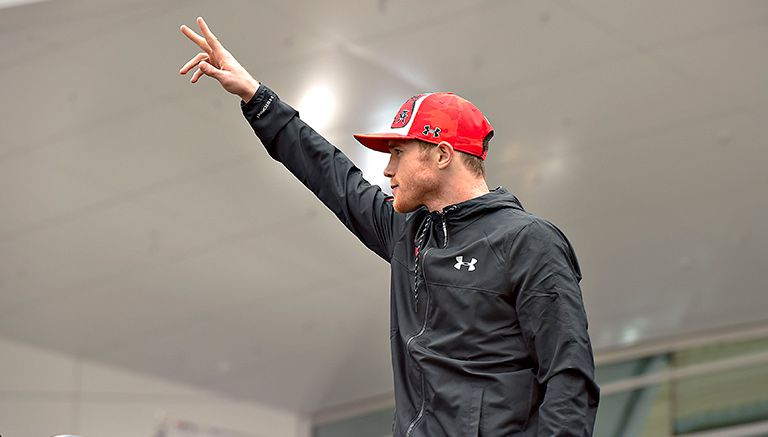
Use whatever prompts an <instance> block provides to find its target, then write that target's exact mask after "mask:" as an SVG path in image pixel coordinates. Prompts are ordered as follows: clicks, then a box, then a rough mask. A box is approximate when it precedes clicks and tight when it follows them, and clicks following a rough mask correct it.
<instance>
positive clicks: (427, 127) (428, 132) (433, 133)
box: [421, 124, 440, 138]
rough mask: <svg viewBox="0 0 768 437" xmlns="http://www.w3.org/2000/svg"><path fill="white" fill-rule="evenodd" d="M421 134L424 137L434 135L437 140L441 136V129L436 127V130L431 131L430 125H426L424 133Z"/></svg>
mask: <svg viewBox="0 0 768 437" xmlns="http://www.w3.org/2000/svg"><path fill="white" fill-rule="evenodd" d="M421 134H422V135H429V134H432V135H434V136H435V138H437V137H439V136H440V128H439V127H437V126H435V128H434V129H430V128H429V125H428V124H426V125H424V132H422V133H421Z"/></svg>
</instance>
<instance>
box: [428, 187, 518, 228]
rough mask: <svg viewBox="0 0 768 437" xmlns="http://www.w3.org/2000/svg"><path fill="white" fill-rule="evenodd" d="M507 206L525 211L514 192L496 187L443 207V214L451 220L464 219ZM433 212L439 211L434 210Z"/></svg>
mask: <svg viewBox="0 0 768 437" xmlns="http://www.w3.org/2000/svg"><path fill="white" fill-rule="evenodd" d="M506 208H512V209H516V210H519V211H525V209H523V205H522V203H520V200H518V198H517V197H515V195H514V194H512V193H510V192H509V191H507V190H506V189H504V188H502V187H496V188H494V189H493V190H491V191H490V192H488V193H486V194H483V195H482V196H478V197H474V198H472V199H469V200H465V201H464V202H459V203H456V204H453V205H449V206H446V207H445V208H443V214H444V215H445V216H446V219H449V220H450V221H454V220H457V221H463V220H466V219H469V218H471V217H472V216H474V215H477V214H487V213H488V212H491V211H494V210H498V209H506ZM433 214H439V213H436V212H433Z"/></svg>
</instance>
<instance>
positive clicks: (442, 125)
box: [354, 93, 493, 160]
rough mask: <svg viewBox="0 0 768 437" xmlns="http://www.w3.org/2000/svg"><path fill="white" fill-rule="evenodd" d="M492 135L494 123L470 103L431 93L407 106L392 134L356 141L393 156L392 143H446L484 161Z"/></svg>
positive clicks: (358, 137) (361, 137) (358, 136)
mask: <svg viewBox="0 0 768 437" xmlns="http://www.w3.org/2000/svg"><path fill="white" fill-rule="evenodd" d="M492 132H493V127H492V126H491V123H490V122H489V121H488V119H487V118H485V116H484V115H483V113H482V112H480V110H479V109H477V107H476V106H475V105H473V104H472V103H470V102H469V101H468V100H466V99H464V98H462V97H460V96H457V95H456V94H453V93H427V94H418V95H415V96H413V97H411V98H410V99H408V100H407V101H406V102H405V103H403V106H401V107H400V110H399V111H398V112H397V114H395V119H394V121H392V126H391V128H390V130H389V131H387V132H380V133H368V134H355V135H354V137H355V139H356V140H357V141H359V142H360V143H361V144H362V145H364V146H365V147H368V148H369V149H373V150H376V151H379V152H384V153H389V146H388V142H389V140H406V139H412V140H421V141H426V142H428V143H433V144H439V143H440V142H441V141H446V142H448V143H450V144H451V146H453V148H454V149H455V150H458V151H461V152H464V153H468V154H470V155H474V156H477V157H479V158H480V159H483V160H484V159H485V156H486V155H487V151H485V152H484V151H483V140H484V139H485V137H486V136H487V135H488V134H490V133H492Z"/></svg>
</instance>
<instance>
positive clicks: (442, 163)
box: [435, 141, 456, 170]
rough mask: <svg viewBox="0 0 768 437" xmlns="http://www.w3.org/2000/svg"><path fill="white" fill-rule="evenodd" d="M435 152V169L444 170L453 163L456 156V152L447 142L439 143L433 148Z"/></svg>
mask: <svg viewBox="0 0 768 437" xmlns="http://www.w3.org/2000/svg"><path fill="white" fill-rule="evenodd" d="M435 151H436V152H437V168H439V169H441V170H442V169H444V168H446V167H448V165H449V164H450V163H451V161H453V158H454V157H455V156H456V151H455V150H453V146H452V145H451V143H449V142H447V141H441V142H440V144H438V145H437V147H436V148H435Z"/></svg>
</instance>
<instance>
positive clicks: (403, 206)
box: [392, 197, 421, 214]
mask: <svg viewBox="0 0 768 437" xmlns="http://www.w3.org/2000/svg"><path fill="white" fill-rule="evenodd" d="M392 206H393V207H394V208H395V211H397V212H399V213H401V214H406V213H409V212H413V211H416V210H417V209H419V206H421V205H418V204H415V202H408V201H403V200H401V198H398V197H395V201H394V202H392Z"/></svg>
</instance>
